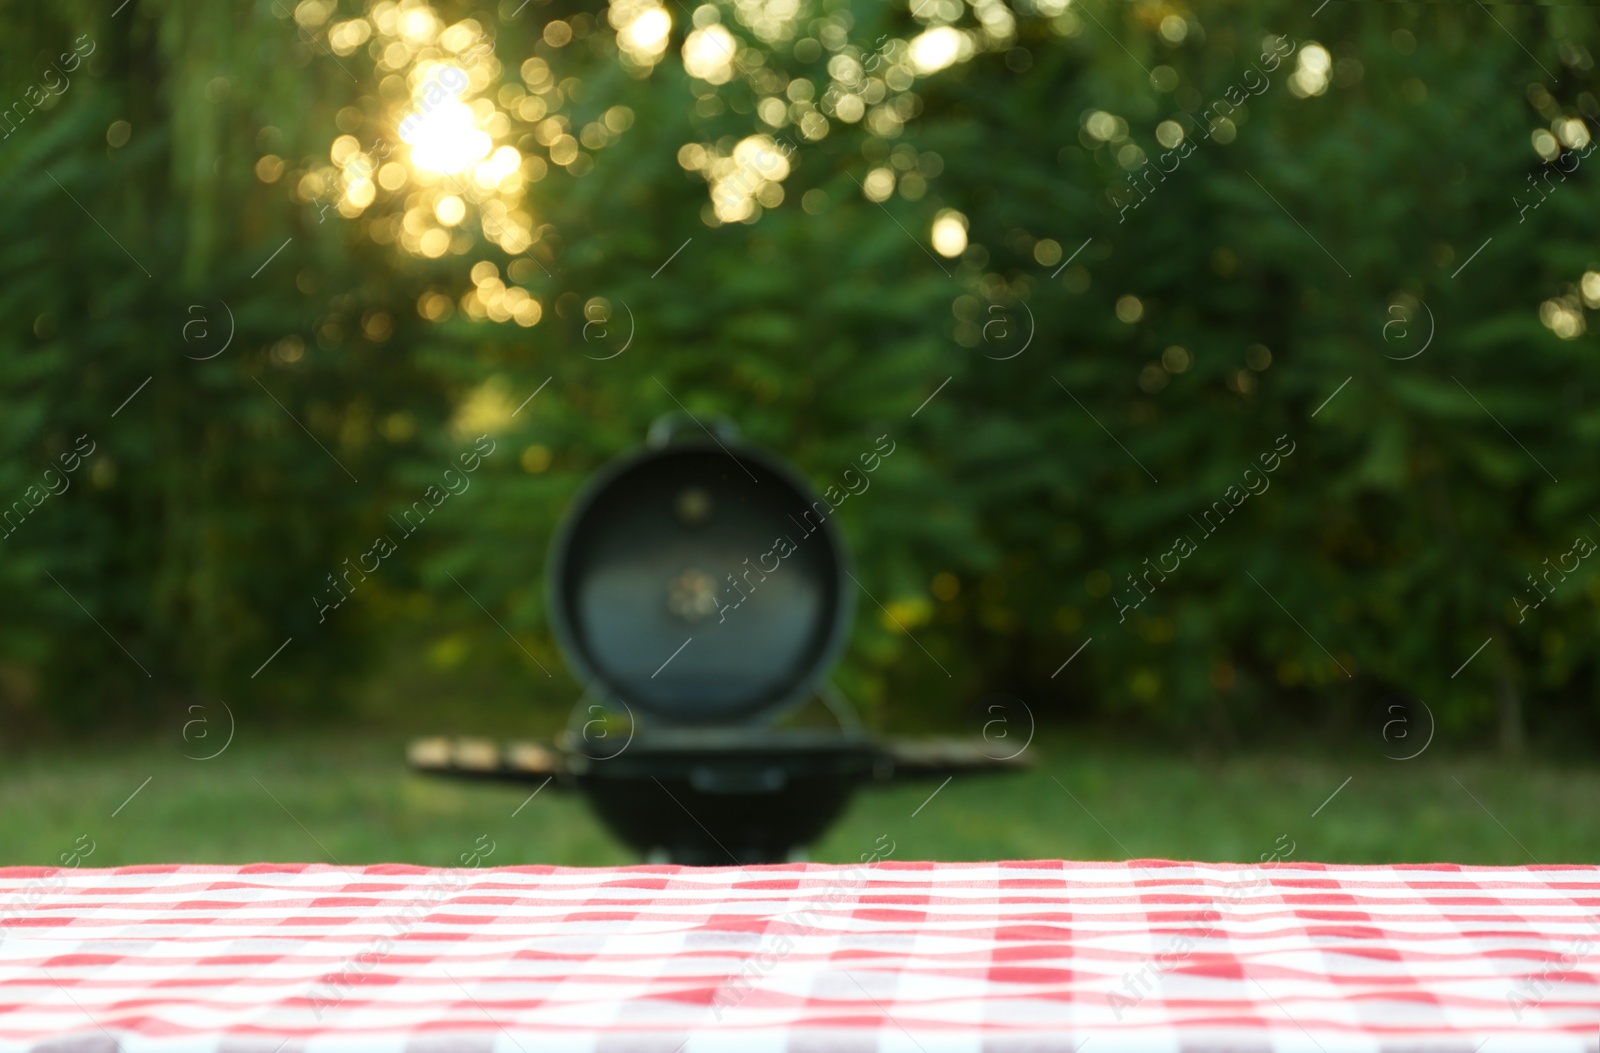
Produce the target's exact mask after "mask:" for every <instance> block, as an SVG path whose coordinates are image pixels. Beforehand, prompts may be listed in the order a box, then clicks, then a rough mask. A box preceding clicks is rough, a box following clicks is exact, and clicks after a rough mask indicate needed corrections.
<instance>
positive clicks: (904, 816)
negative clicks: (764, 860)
mask: <svg viewBox="0 0 1600 1053" xmlns="http://www.w3.org/2000/svg"><path fill="white" fill-rule="evenodd" d="M181 745H182V744H181V743H176V744H165V743H163V744H158V743H152V742H134V743H130V744H123V745H120V746H116V747H113V746H112V745H111V744H104V743H99V744H91V745H89V746H85V747H79V748H76V749H68V748H66V747H51V748H50V749H48V750H35V751H33V752H32V753H31V754H30V755H27V756H23V757H14V758H11V759H9V760H8V761H7V762H6V770H5V773H4V776H3V778H0V863H4V864H29V865H41V864H42V865H53V864H55V863H57V861H58V858H59V857H60V855H61V853H63V852H67V851H69V850H70V849H71V848H72V846H73V844H74V843H75V842H76V841H77V839H78V837H79V835H87V836H88V838H90V839H92V841H93V842H94V843H95V845H96V846H97V847H96V849H95V852H94V854H93V855H92V856H90V857H87V858H86V859H85V860H84V865H98V866H115V865H122V864H130V863H153V862H195V863H246V862H259V861H291V860H292V861H314V862H332V861H334V860H337V861H339V862H341V863H345V864H356V863H376V862H408V863H420V864H427V865H435V866H444V865H462V863H463V854H467V855H468V858H469V859H470V853H471V852H472V851H473V849H474V846H475V845H477V844H478V843H479V838H480V837H484V838H485V840H484V841H483V842H482V844H484V845H488V844H489V843H491V842H492V843H493V844H494V845H495V846H496V847H495V851H494V853H493V854H492V855H489V856H484V857H483V858H482V862H483V863H485V864H489V865H495V864H518V863H559V864H568V865H608V864H623V863H629V862H633V861H634V859H633V858H632V856H631V855H630V854H629V852H628V851H627V849H625V848H624V847H622V846H621V845H619V844H616V843H615V842H613V841H612V840H611V839H610V837H609V836H608V835H607V834H606V833H605V831H604V830H602V829H601V828H600V827H599V825H598V824H597V823H596V822H595V821H594V820H593V819H592V818H591V817H590V815H589V814H588V812H587V810H586V808H585V805H584V803H583V801H582V799H581V798H579V797H577V796H575V795H568V794H564V793H561V792H558V791H557V790H556V788H555V787H554V786H551V787H549V788H547V789H546V790H545V791H544V792H542V793H540V794H539V796H538V797H536V798H535V799H534V800H533V801H531V802H530V803H528V804H527V805H526V806H525V807H523V808H522V810H521V812H520V813H519V814H518V815H516V816H515V817H514V818H513V816H512V812H513V811H514V810H516V808H517V806H518V805H519V804H520V803H521V802H522V801H523V800H524V798H526V797H527V795H528V794H529V793H530V792H531V791H532V789H533V786H531V785H530V786H526V787H522V786H516V785H505V784H491V783H476V782H461V781H453V780H448V779H440V778H435V777H428V776H422V775H417V774H414V773H412V772H410V771H408V770H407V769H406V767H405V764H404V760H403V756H404V742H403V741H401V740H399V739H397V738H386V737H378V736H371V735H368V736H365V737H360V736H353V735H352V734H351V733H349V732H335V731H328V732H326V733H324V734H321V735H319V736H314V737H313V736H306V737H293V738H279V739H264V738H261V737H259V736H258V737H256V738H255V739H254V740H253V741H245V740H243V739H242V738H241V740H240V741H237V742H235V743H234V744H233V745H232V746H231V747H230V748H229V749H228V750H227V751H226V752H225V753H223V754H222V755H221V756H219V757H217V758H216V759H214V760H210V761H192V760H187V759H185V758H184V757H183V756H182V754H181V752H180V749H179V747H180V746H181ZM1032 755H1033V756H1034V759H1035V766H1034V768H1033V769H1032V770H1031V771H1028V772H1025V773H1021V774H1016V775H999V776H983V777H972V778H964V779H960V778H958V779H956V780H954V781H953V782H951V783H950V784H949V785H947V786H945V787H944V788H943V789H942V790H940V791H939V792H938V793H937V795H936V796H934V797H933V798H932V800H927V798H928V796H929V794H931V793H933V791H934V789H935V788H936V787H937V786H938V785H939V784H938V782H936V781H935V782H926V783H922V782H918V783H908V784H903V785H896V786H893V787H890V788H886V789H881V790H868V791H865V792H863V793H862V794H861V795H860V796H859V797H858V798H857V799H856V801H855V803H854V804H853V805H852V807H851V809H850V811H849V812H848V814H847V815H846V816H845V817H844V819H843V820H842V821H841V822H840V823H839V824H838V825H837V826H836V827H834V829H833V830H832V831H831V832H830V833H829V835H828V836H827V838H826V839H825V840H824V841H823V842H822V843H821V844H819V845H817V846H816V847H815V849H814V850H813V852H812V858H813V859H817V860H822V861H830V862H845V861H851V860H854V859H856V858H857V857H858V856H859V855H860V854H861V853H863V852H867V851H870V850H871V848H872V846H873V844H874V842H875V841H876V840H877V838H878V837H879V835H887V836H888V837H889V838H890V839H892V840H893V841H894V842H895V845H896V847H895V851H894V857H895V858H897V859H945V860H981V859H1007V858H1067V859H1121V858H1127V857H1128V856H1139V857H1165V858H1174V859H1204V860H1232V861H1243V862H1253V861H1256V860H1257V859H1259V857H1260V856H1261V855H1262V854H1263V853H1270V852H1271V851H1272V850H1273V848H1274V846H1275V842H1276V841H1277V838H1278V837H1279V835H1280V834H1282V835H1286V840H1285V841H1284V842H1283V843H1284V844H1288V843H1289V842H1290V841H1292V842H1294V844H1295V846H1296V847H1295V851H1294V854H1293V856H1292V857H1290V858H1292V859H1294V860H1297V861H1298V860H1318V861H1323V862H1340V863H1385V862H1425V861H1450V862H1456V863H1474V864H1526V863H1531V862H1533V861H1534V860H1535V859H1538V860H1540V861H1542V862H1545V863H1600V839H1597V838H1595V836H1594V816H1595V813H1596V810H1597V805H1600V768H1595V767H1558V766H1556V765H1553V764H1550V763H1541V762H1534V761H1526V762H1519V763H1516V764H1508V763H1505V762H1501V761H1499V760H1496V759H1491V758H1485V757H1448V756H1445V755H1443V751H1442V750H1440V749H1438V748H1437V747H1436V748H1435V749H1434V750H1432V751H1430V752H1429V753H1428V754H1426V755H1425V756H1424V757H1422V758H1419V759H1416V760H1412V761H1407V762H1395V761H1388V760H1383V759H1377V758H1373V757H1362V756H1347V755H1337V756H1330V757H1313V756H1302V755H1281V754H1277V755H1264V754H1252V755H1243V756H1237V757H1231V758H1226V759H1213V760H1196V759H1195V758H1193V757H1191V756H1185V755H1180V754H1175V753H1161V752H1156V751H1153V750H1150V749H1136V748H1132V747H1128V746H1118V745H1114V744H1111V745H1108V744H1103V743H1101V744H1085V743H1082V742H1078V741H1075V740H1072V739H1069V738H1066V737H1056V738H1050V739H1046V740H1042V741H1040V742H1039V743H1036V744H1035V746H1034V748H1033V751H1032ZM146 777H149V778H150V781H149V783H148V784H146V785H145V786H144V788H143V789H142V790H140V791H139V792H138V793H137V794H136V795H135V796H134V797H133V798H132V800H129V801H127V803H126V804H124V803H123V802H124V801H125V800H126V799H127V798H128V796H129V794H132V793H133V792H134V790H135V788H136V787H138V786H140V784H141V783H143V782H144V780H145V779H146ZM1347 777H1348V778H1349V779H1350V782H1349V783H1348V784H1347V785H1345V786H1344V788H1343V789H1342V790H1340V791H1339V792H1338V794H1337V795H1336V796H1334V797H1333V799H1332V800H1331V801H1328V803H1326V804H1325V805H1324V804H1323V802H1324V801H1325V800H1326V799H1327V798H1328V796H1329V795H1330V794H1332V793H1333V792H1334V790H1335V788H1336V787H1338V786H1339V785H1340V784H1341V783H1342V782H1344V780H1345V779H1346V778H1347ZM1456 780H1459V784H1458V783H1457V781H1456ZM1463 787H1464V788H1463ZM1069 791H1070V793H1069ZM1468 791H1470V794H1469V792H1468ZM1474 796H1475V797H1476V798H1477V800H1476V801H1474V799H1473V797H1474ZM1074 798H1076V799H1074ZM924 801H927V803H926V804H924V803H923V802H924ZM1478 802H1481V805H1480V804H1479V803H1478ZM919 805H921V806H922V808H921V811H920V812H917V814H916V815H915V816H913V815H912V813H913V812H914V811H916V810H917V808H918V806H919ZM1319 805H1322V808H1321V811H1320V812H1319V813H1318V814H1317V815H1316V816H1315V817H1313V816H1312V814H1311V813H1312V811H1313V810H1315V809H1317V808H1318V806H1319ZM119 806H121V811H120V812H118V814H117V815H116V816H114V817H113V815H112V812H113V811H114V810H116V809H118V807H119ZM1486 809H1487V810H1486ZM1490 812H1492V813H1493V815H1492V816H1491V815H1490V814H1489V813H1490ZM1501 824H1504V825H1503V826H1502V825H1501ZM85 843H87V842H85Z"/></svg>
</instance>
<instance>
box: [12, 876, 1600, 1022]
mask: <svg viewBox="0 0 1600 1053" xmlns="http://www.w3.org/2000/svg"><path fill="white" fill-rule="evenodd" d="M0 936H3V939H0V1051H5V1053H10V1051H20V1050H29V1051H34V1053H45V1051H50V1053H112V1051H114V1050H117V1049H119V1048H120V1049H121V1050H123V1051H126V1053H145V1051H152V1050H162V1051H182V1053H189V1051H193V1053H274V1051H277V1050H281V1051H282V1053H300V1051H304V1053H333V1051H339V1050H362V1051H373V1053H377V1051H384V1053H390V1051H393V1053H399V1051H410V1053H445V1051H461V1053H490V1051H494V1053H565V1051H580V1050H581V1051H591V1050H592V1051H611V1053H674V1051H678V1050H681V1051H682V1053H704V1051H728V1053H734V1051H737V1053H766V1051H780V1050H782V1051H797V1053H798V1051H802V1050H806V1051H809V1050H816V1051H821V1050H846V1051H852V1053H854V1051H863V1053H865V1051H885V1053H938V1051H961V1053H979V1051H984V1053H988V1051H993V1053H1024V1051H1045V1050H1062V1051H1067V1050H1078V1049H1084V1050H1085V1053H1112V1051H1118V1050H1155V1051H1180V1050H1181V1051H1185V1053H1199V1051H1203V1050H1216V1051H1222V1050H1244V1051H1269V1050H1293V1051H1296V1053H1338V1051H1363V1053H1365V1051H1378V1050H1385V1051H1400V1050H1418V1051H1420V1050H1437V1051H1441V1053H1443V1051H1458V1053H1473V1051H1474V1050H1478V1049H1481V1050H1482V1053H1506V1051H1511V1050H1550V1051H1572V1053H1577V1051H1580V1050H1589V1051H1593V1050H1595V1049H1596V1044H1597V1041H1600V869H1597V868H1593V867H1563V866H1540V867H1511V868H1494V867H1457V866H1444V865H1430V866H1379V867H1355V866H1322V865H1317V864H1294V865H1290V864H1288V863H1283V864H1279V865H1276V866H1263V867H1239V866H1230V865H1220V864H1210V863H1172V862H1165V861H1157V860H1136V861H1133V862H1129V863H1066V862H1055V861H1043V862H1007V863H913V862H896V861H882V862H878V863H876V864H875V865H870V866H869V865H866V864H863V865H860V866H857V867H854V868H851V867H835V866H821V865H816V864H793V865H786V866H762V867H738V868H736V867H730V868H705V869H696V868H682V867H675V866H643V867H621V868H615V869H574V868H565V867H505V868H495V869H479V870H432V869H426V868H421V867H413V866H370V867H329V866H321V865H315V866H305V865H283V864H263V865H258V866H245V867H214V866H139V867H122V868H119V869H114V870H87V869H84V870H56V869H45V868H11V869H0ZM1085 1042H1087V1046H1086V1047H1085V1046H1084V1043H1085Z"/></svg>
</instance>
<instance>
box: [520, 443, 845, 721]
mask: <svg viewBox="0 0 1600 1053" xmlns="http://www.w3.org/2000/svg"><path fill="white" fill-rule="evenodd" d="M813 502H815V503H813ZM847 560H848V555H847V553H846V552H845V549H844V545H843V542H842V540H841V538H840V536H839V533H838V531H837V530H836V529H835V527H834V525H833V523H832V520H831V514H830V509H829V505H828V503H827V502H826V501H824V500H822V499H821V498H818V497H817V496H816V495H815V494H813V493H812V492H811V491H810V489H809V488H808V487H807V486H806V484H805V483H804V482H803V481H802V480H801V479H800V477H799V476H798V475H796V474H795V473H794V472H793V471H792V470H791V469H790V468H789V467H788V466H786V465H785V464H784V463H783V462H782V461H781V460H779V459H778V458H777V457H776V456H774V455H773V454H771V453H768V452H766V451H764V450H760V449H758V448H756V447H752V446H749V445H745V444H742V443H740V442H738V440H737V439H735V438H733V437H732V436H731V435H730V436H728V438H726V439H724V440H712V439H709V438H708V439H693V438H690V439H687V440H681V441H667V442H664V443H662V444H661V445H659V446H657V447H656V448H647V449H644V450H641V451H639V452H636V453H634V454H631V455H628V456H625V457H622V458H619V459H618V460H616V461H614V462H612V463H611V464H610V465H608V466H606V467H605V468H603V469H601V470H600V472H598V473H597V474H596V475H595V477H594V478H593V479H591V480H590V482H589V484H588V485H587V486H586V487H585V489H584V490H583V491H582V492H581V493H580V494H579V496H578V497H577V499H576V500H574V501H573V503H572V506H571V507H570V508H569V509H568V510H567V513H566V516H565V518H564V519H563V521H562V523H561V525H560V527H559V528H558V529H557V531H556V535H555V539H554V542H553V544H552V546H551V552H550V560H549V566H548V568H547V573H546V580H547V582H548V583H549V593H548V599H549V605H550V614H551V622H552V625H553V626H554V628H555V632H556V638H557V640H558V642H559V643H560V645H561V647H562V650H563V652H564V654H565V656H566V659H567V662H568V664H569V665H570V666H571V667H572V668H573V669H574V671H575V672H577V674H578V676H579V678H580V679H582V680H584V681H586V682H588V683H590V684H591V685H594V684H598V685H599V686H601V687H603V689H604V691H605V692H606V693H607V694H609V695H610V696H611V697H612V698H614V699H617V700H620V701H622V702H625V703H627V704H628V705H629V706H637V707H639V708H640V709H643V710H645V711H646V712H647V713H649V714H650V715H652V716H654V717H656V718H657V719H658V720H659V721H662V722H665V723H677V724H717V723H723V724H732V723H748V722H752V721H756V720H760V719H771V718H773V717H775V716H777V715H778V714H779V713H780V712H782V711H783V710H784V709H786V708H788V707H789V706H791V705H795V704H798V703H800V702H802V701H804V700H805V699H806V698H807V696H808V695H809V693H810V692H811V690H812V689H813V688H814V687H815V686H816V684H817V681H818V680H819V679H820V678H821V677H823V676H824V675H826V673H827V672H828V670H829V669H830V668H831V666H832V664H833V662H834V661H835V660H836V658H837V656H838V652H839V649H840V647H841V646H842V645H843V643H844V640H845V637H846V634H847V631H848V628H849V620H850V604H849V603H847V602H846V600H847V598H848V593H846V592H845V590H844V586H843V582H844V580H845V573H846V566H847Z"/></svg>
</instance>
